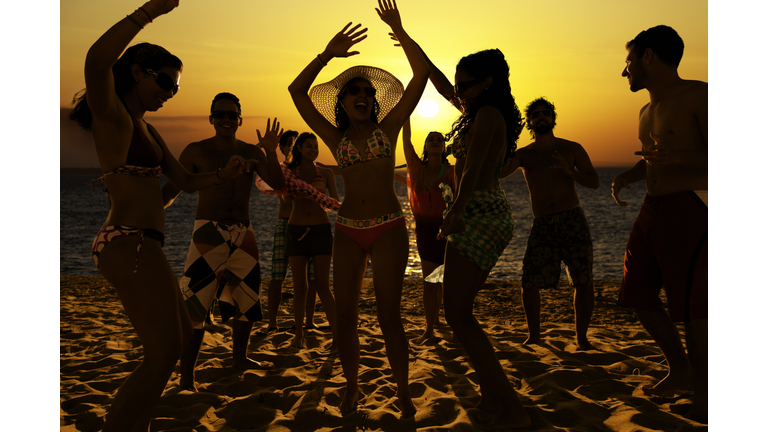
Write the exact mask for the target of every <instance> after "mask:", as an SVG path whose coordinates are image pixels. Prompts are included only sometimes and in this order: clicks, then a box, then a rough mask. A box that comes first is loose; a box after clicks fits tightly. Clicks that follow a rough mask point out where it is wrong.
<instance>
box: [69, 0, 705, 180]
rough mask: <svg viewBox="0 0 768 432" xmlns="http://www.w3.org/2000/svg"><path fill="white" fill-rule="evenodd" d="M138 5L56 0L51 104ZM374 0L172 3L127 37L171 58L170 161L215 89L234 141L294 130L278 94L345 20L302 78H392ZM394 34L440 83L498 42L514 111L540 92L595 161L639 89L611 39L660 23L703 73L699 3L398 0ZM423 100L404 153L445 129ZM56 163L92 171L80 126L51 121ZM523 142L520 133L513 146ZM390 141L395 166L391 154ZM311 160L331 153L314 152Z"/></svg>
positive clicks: (164, 124) (196, 133) (619, 43)
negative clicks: (399, 22) (344, 46)
mask: <svg viewBox="0 0 768 432" xmlns="http://www.w3.org/2000/svg"><path fill="white" fill-rule="evenodd" d="M140 5H141V3H140V2H137V3H133V2H122V1H121V2H117V1H104V0H68V1H66V2H61V3H60V8H61V9H60V14H61V21H60V25H61V30H60V31H61V45H60V53H61V57H60V63H61V64H60V66H61V75H60V80H61V82H60V92H61V93H60V104H61V105H60V106H61V107H63V108H64V107H70V106H71V100H72V96H73V95H74V94H75V93H76V92H77V91H79V90H81V89H82V88H83V87H84V85H85V84H84V80H83V64H84V61H85V54H86V52H87V50H88V48H89V47H90V45H91V44H93V42H94V41H96V39H97V38H98V37H99V36H100V35H101V34H102V33H104V32H105V31H106V30H107V29H108V28H109V27H110V26H111V25H113V24H114V23H115V22H117V21H118V20H120V19H122V18H123V17H125V15H126V14H128V13H130V12H132V11H133V10H135V9H136V8H137V7H138V6H140ZM376 5H377V4H376V2H375V1H361V0H336V1H330V2H319V1H308V0H283V1H279V2H278V1H254V0H229V1H225V2H210V1H202V0H182V1H181V5H180V6H179V7H178V8H177V9H175V10H174V11H172V12H171V13H170V14H168V15H165V16H162V17H159V18H158V19H156V20H155V22H154V23H153V24H150V25H148V26H147V27H146V28H145V30H143V31H142V32H140V33H139V34H138V36H137V37H136V39H135V40H134V43H138V42H144V41H148V42H153V43H157V44H159V45H162V46H164V47H165V48H167V49H168V50H169V51H171V52H172V53H174V54H176V55H177V56H179V57H180V58H181V60H182V62H183V63H184V71H183V73H182V77H181V83H180V84H181V90H180V91H179V93H178V94H177V95H176V96H175V97H174V98H173V99H172V100H171V101H169V102H168V103H167V104H166V105H165V107H164V108H162V109H161V110H160V111H158V112H157V113H150V114H149V115H148V116H147V120H148V121H149V122H150V123H153V124H154V125H155V126H156V127H157V129H158V130H159V132H160V134H161V135H162V136H163V137H164V139H165V140H166V142H167V143H168V144H169V146H170V148H171V150H172V152H173V153H174V154H176V155H177V156H178V154H179V153H180V152H181V150H182V149H183V148H184V146H186V145H187V144H188V143H189V142H192V141H197V140H200V139H204V138H208V137H210V136H212V135H213V128H212V127H211V126H210V125H209V124H208V122H207V117H206V116H207V114H208V112H209V109H210V101H211V99H212V98H213V96H215V95H216V94H217V93H219V92H222V91H228V92H231V93H234V94H236V95H237V96H238V97H239V98H240V100H241V103H242V106H243V115H244V124H243V126H242V128H241V130H240V131H239V132H238V137H239V138H241V139H243V140H245V141H248V142H252V143H255V142H256V140H257V138H256V128H259V129H261V130H262V131H263V128H264V126H265V122H266V117H268V116H269V117H278V118H279V119H280V120H281V122H282V125H283V126H284V127H285V128H290V129H295V130H298V131H300V132H302V131H306V130H307V129H308V128H307V126H306V124H305V123H304V122H303V121H302V120H301V118H300V116H299V115H298V112H297V111H296V109H295V108H294V106H293V103H292V102H291V99H290V96H289V94H288V90H287V87H288V85H289V84H290V82H291V81H292V80H293V78H294V77H295V76H296V75H297V74H298V73H299V72H300V71H301V69H302V68H303V67H304V66H306V64H307V63H308V62H309V61H311V60H312V59H313V58H314V56H315V55H316V54H318V53H320V52H321V51H323V49H324V48H325V45H326V44H327V42H328V41H329V40H330V39H331V37H332V36H333V35H334V34H335V33H336V32H338V31H339V30H340V29H341V28H342V27H343V26H344V25H345V24H346V23H348V22H350V21H353V22H355V23H358V22H359V23H362V24H363V26H366V27H368V29H369V30H368V38H367V39H366V40H364V41H363V42H361V43H360V44H358V45H357V46H356V49H357V50H359V51H360V54H359V55H356V56H353V57H350V58H346V59H334V60H332V61H331V62H330V64H329V65H328V66H327V67H326V68H325V69H324V70H323V71H322V72H321V74H320V76H319V77H318V80H317V81H316V83H320V82H326V81H328V80H330V79H332V78H333V77H335V76H336V75H337V74H338V73H340V72H341V71H343V70H345V69H347V68H349V67H351V66H355V65H358V64H366V65H372V66H377V67H381V68H383V69H386V70H388V71H390V72H392V73H393V74H395V75H396V76H397V77H398V78H400V79H401V80H402V81H403V82H404V84H405V83H407V82H408V80H409V79H410V77H411V72H410V67H409V66H408V63H407V61H406V59H405V55H404V54H403V53H402V50H401V49H400V48H397V47H394V46H393V45H392V42H391V41H390V39H389V37H388V35H387V33H388V32H389V27H388V26H387V25H386V24H384V23H383V22H382V21H381V20H380V19H379V17H378V16H377V14H376V12H375V10H374V8H375V7H376ZM398 6H399V8H400V12H401V16H402V19H403V24H404V27H405V29H406V31H407V32H408V33H409V34H410V35H411V37H412V38H413V39H414V40H416V41H417V42H418V43H419V44H420V45H421V46H422V48H423V49H424V50H425V51H426V53H427V55H428V56H429V57H430V59H431V60H432V61H433V62H434V63H435V64H436V65H437V66H438V67H439V68H440V69H441V70H442V71H443V72H444V73H445V74H446V75H447V76H448V77H449V78H450V79H451V80H453V75H454V72H455V65H456V63H457V62H458V60H459V59H460V58H461V57H462V56H465V55H467V54H470V53H472V52H476V51H479V50H483V49H487V48H499V49H500V50H501V51H502V52H504V54H505V56H506V58H507V61H508V63H509V65H510V70H511V74H510V82H511V85H512V94H513V95H514V96H515V98H516V100H517V103H518V106H519V107H520V108H521V109H523V108H524V107H525V105H526V104H527V103H528V102H530V101H531V100H532V99H534V98H536V97H539V96H546V97H547V98H548V99H549V100H551V101H552V102H553V103H554V104H555V105H556V108H557V113H558V124H557V127H556V129H555V135H556V136H559V137H562V138H566V139H570V140H573V141H577V142H579V143H581V144H582V145H583V146H584V148H585V149H586V150H587V152H588V153H589V154H590V157H591V159H592V161H593V163H594V164H595V165H598V166H600V165H602V166H606V165H630V164H633V163H634V162H635V161H636V160H637V157H636V156H634V155H633V152H634V151H636V150H637V149H638V147H639V141H638V140H637V116H638V112H639V110H640V108H641V107H642V106H643V105H644V104H645V103H646V102H647V101H648V93H647V91H645V90H643V91H640V92H638V93H632V92H630V91H629V86H628V83H627V80H626V79H625V78H623V77H621V71H622V69H623V67H624V58H625V56H626V51H625V49H624V44H625V43H626V42H627V41H628V40H630V39H632V38H633V37H634V36H636V35H637V33H639V32H640V31H642V30H644V29H647V28H649V27H653V26H655V25H659V24H665V25H669V26H671V27H673V28H674V29H675V30H677V32H678V33H679V34H680V36H681V37H682V38H683V40H684V42H685V53H684V55H683V60H682V62H681V64H680V68H679V70H680V75H681V76H682V77H683V78H687V79H697V80H702V81H708V57H707V52H708V37H707V35H708V28H707V21H708V15H707V13H708V12H707V6H708V5H707V2H706V1H693V0H675V1H669V0H663V1H658V0H649V1H644V2H642V4H641V3H638V2H621V1H614V0H588V1H584V0H580V1H565V0H549V1H545V2H520V1H507V0H505V1H474V2H466V1H462V2H460V1H455V0H440V1H426V0H418V1H417V0H412V1H406V0H402V1H401V2H399V3H398ZM423 99H432V100H435V101H436V102H437V103H438V107H439V111H438V114H437V115H436V116H434V117H432V118H424V117H422V116H420V115H419V114H417V113H414V114H413V116H412V118H411V119H412V124H413V128H414V136H413V141H414V143H415V145H416V148H417V150H419V149H420V148H421V145H422V143H423V141H424V138H425V137H426V134H427V132H429V131H431V130H439V131H447V130H449V129H450V125H451V123H452V122H453V120H455V119H456V117H457V112H456V111H455V110H454V109H453V108H452V107H451V106H450V105H449V104H448V103H447V102H445V101H444V99H442V97H440V95H439V94H438V93H437V91H436V90H435V88H434V87H433V86H432V84H431V83H430V84H428V85H427V89H426V91H425V92H424V96H423ZM61 122H62V124H61V166H65V167H68V166H97V163H96V159H95V152H94V151H93V149H92V145H90V143H89V142H88V141H87V135H85V134H82V133H79V132H78V131H77V130H76V128H74V127H72V126H73V125H72V124H71V123H72V122H69V124H67V120H66V119H65V118H64V117H62V120H61ZM529 142H530V139H529V135H528V131H527V130H525V131H523V134H522V135H521V137H520V140H519V142H518V146H520V147H522V146H525V145H526V144H527V143H529ZM401 148H402V147H401V146H398V160H397V163H398V164H401V163H404V161H403V157H402V150H401ZM320 160H321V161H323V162H331V161H332V158H331V155H330V151H328V149H327V148H325V147H323V148H322V152H321V156H320Z"/></svg>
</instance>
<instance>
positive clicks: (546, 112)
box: [531, 110, 552, 119]
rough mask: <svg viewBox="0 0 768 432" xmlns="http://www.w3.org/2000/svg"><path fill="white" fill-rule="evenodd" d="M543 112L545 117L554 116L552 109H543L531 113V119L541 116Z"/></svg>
mask: <svg viewBox="0 0 768 432" xmlns="http://www.w3.org/2000/svg"><path fill="white" fill-rule="evenodd" d="M541 114H544V117H552V111H550V110H541V111H534V112H532V113H531V119H535V118H539V117H540V116H541Z"/></svg>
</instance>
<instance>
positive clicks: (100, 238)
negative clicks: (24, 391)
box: [71, 0, 276, 432]
mask: <svg viewBox="0 0 768 432" xmlns="http://www.w3.org/2000/svg"><path fill="white" fill-rule="evenodd" d="M178 4H179V2H178V0H176V1H169V0H151V1H149V2H147V3H145V4H144V5H143V6H141V7H140V8H139V9H137V10H136V11H134V12H132V13H131V14H129V15H128V16H127V17H126V18H124V19H122V20H120V21H119V22H118V23H116V24H115V25H114V26H112V28H110V29H109V30H108V31H107V32H106V33H104V34H103V35H102V36H101V37H100V38H99V39H98V40H97V41H96V43H94V44H93V46H91V48H90V50H89V51H88V54H87V56H86V60H85V84H86V92H85V94H82V95H81V96H80V97H79V99H78V100H77V101H76V106H75V108H74V110H73V112H72V115H71V118H72V119H73V120H76V121H78V122H79V123H80V124H81V126H83V127H84V128H86V129H89V130H92V131H93V138H94V142H95V145H96V153H97V155H98V158H99V164H100V165H101V169H102V171H103V172H104V176H103V177H102V178H101V180H102V181H103V185H102V187H103V188H106V189H108V191H109V192H108V193H109V200H110V210H109V215H108V216H107V220H106V222H105V223H104V226H103V227H102V229H101V230H100V231H99V233H98V234H97V236H96V239H95V240H94V243H93V251H92V252H93V258H94V261H95V262H96V265H97V267H98V268H99V270H100V272H101V274H102V275H103V276H104V277H105V278H106V279H107V280H108V281H109V282H110V283H111V284H112V285H113V286H114V287H115V290H116V291H117V294H118V296H119V298H120V301H121V302H122V304H123V307H124V308H125V312H126V314H127V315H128V318H129V319H130V321H131V324H133V327H134V329H135V330H136V333H137V334H138V336H139V339H140V340H141V344H142V346H143V349H144V358H143V359H142V362H141V364H139V366H138V367H137V368H136V369H135V370H134V371H133V372H132V373H131V374H130V375H129V376H128V378H127V379H126V380H125V382H124V383H123V385H122V386H121V387H120V390H119V391H118V392H117V395H116V396H115V398H114V400H113V401H112V406H111V408H110V410H109V413H108V414H107V418H106V424H105V425H104V431H107V432H109V431H116V430H121V431H129V430H147V429H148V428H149V423H150V420H151V416H152V411H153V409H154V407H155V405H156V404H157V401H158V399H159V398H160V395H161V394H162V392H163V389H164V388H165V385H166V383H167V382H168V379H169V378H170V376H171V373H172V372H173V369H174V367H175V365H176V361H177V360H178V359H179V356H180V354H181V350H182V348H183V346H184V344H185V343H186V342H187V341H188V340H189V336H190V335H191V330H192V328H191V324H190V319H189V316H188V314H187V308H186V307H185V306H184V303H183V300H182V298H181V295H180V292H179V288H178V283H177V279H176V275H175V274H174V272H173V270H172V269H171V267H170V265H169V264H168V261H167V260H166V258H165V255H164V254H163V251H162V249H161V247H162V245H163V240H164V235H163V230H164V224H165V220H164V212H163V201H162V195H161V191H160V180H159V177H160V175H161V174H165V175H166V177H168V179H169V180H170V181H171V182H173V183H174V184H175V185H177V186H178V187H180V188H181V189H183V190H184V191H187V192H192V191H195V190H198V189H202V188H206V187H210V186H213V185H215V184H222V183H223V182H226V181H229V180H231V179H233V178H234V177H236V176H237V175H239V174H240V173H241V172H242V171H243V168H244V167H245V161H243V159H242V157H239V156H233V157H232V158H231V159H230V161H229V163H228V164H227V166H226V168H224V169H219V170H218V171H215V172H210V173H205V174H194V175H193V174H190V173H189V172H187V170H185V169H184V167H183V166H182V165H181V164H180V163H179V162H178V161H177V160H176V159H175V158H174V157H173V155H172V154H171V152H170V151H168V147H167V146H166V144H165V142H164V141H163V139H162V138H161V137H160V135H159V134H158V133H157V131H156V130H155V129H154V128H153V127H152V126H150V125H149V124H147V123H146V122H145V121H144V120H143V117H144V114H145V113H146V112H148V111H157V110H158V109H160V108H161V107H162V106H163V105H164V104H165V102H167V101H168V99H170V98H172V97H173V96H174V95H175V94H176V92H177V90H178V88H179V87H178V81H179V76H180V75H181V69H182V64H181V61H180V60H179V59H178V58H177V57H176V56H174V55H172V54H171V53H169V52H168V51H167V50H165V49H164V48H162V47H160V46H158V45H153V44H149V43H142V44H138V45H134V46H132V47H130V48H128V49H126V46H128V44H129V43H130V42H131V40H132V39H133V38H134V37H135V36H136V35H137V34H138V33H139V31H140V30H141V29H142V28H143V27H144V26H146V25H148V24H150V23H152V22H153V21H154V20H155V19H157V18H159V17H160V16H161V15H164V14H166V13H168V12H170V11H172V10H173V9H174V8H175V7H176V6H178ZM123 51H125V52H124V53H123ZM121 53H123V54H122V56H121V55H120V54H121ZM270 135H271V134H270ZM272 138H273V139H276V136H274V137H272Z"/></svg>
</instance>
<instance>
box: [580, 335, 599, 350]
mask: <svg viewBox="0 0 768 432" xmlns="http://www.w3.org/2000/svg"><path fill="white" fill-rule="evenodd" d="M576 344H577V345H579V349H580V350H584V351H589V350H595V349H597V348H595V347H594V346H592V344H591V343H589V340H587V339H586V338H584V339H577V340H576Z"/></svg>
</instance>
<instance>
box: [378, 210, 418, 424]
mask: <svg viewBox="0 0 768 432" xmlns="http://www.w3.org/2000/svg"><path fill="white" fill-rule="evenodd" d="M407 265H408V230H407V228H406V227H405V226H404V225H401V226H396V227H394V228H391V229H389V230H387V231H386V232H384V233H382V234H381V236H380V237H379V238H378V239H377V240H376V242H375V243H374V244H373V246H372V247H371V269H372V271H373V287H374V289H375V291H376V311H377V314H378V320H379V325H380V326H381V333H382V334H383V336H384V343H385V344H386V349H387V358H388V359H389V365H390V367H391V368H392V374H393V375H394V378H395V382H396V383H397V398H398V402H399V405H400V406H399V408H400V410H401V412H402V415H403V416H406V417H407V416H411V415H414V414H415V413H416V407H415V406H414V405H413V401H411V393H410V390H409V389H408V356H409V352H408V340H407V338H406V337H405V330H404V329H403V322H402V320H401V318H400V299H401V296H402V293H403V277H404V276H405V267H406V266H407Z"/></svg>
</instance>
